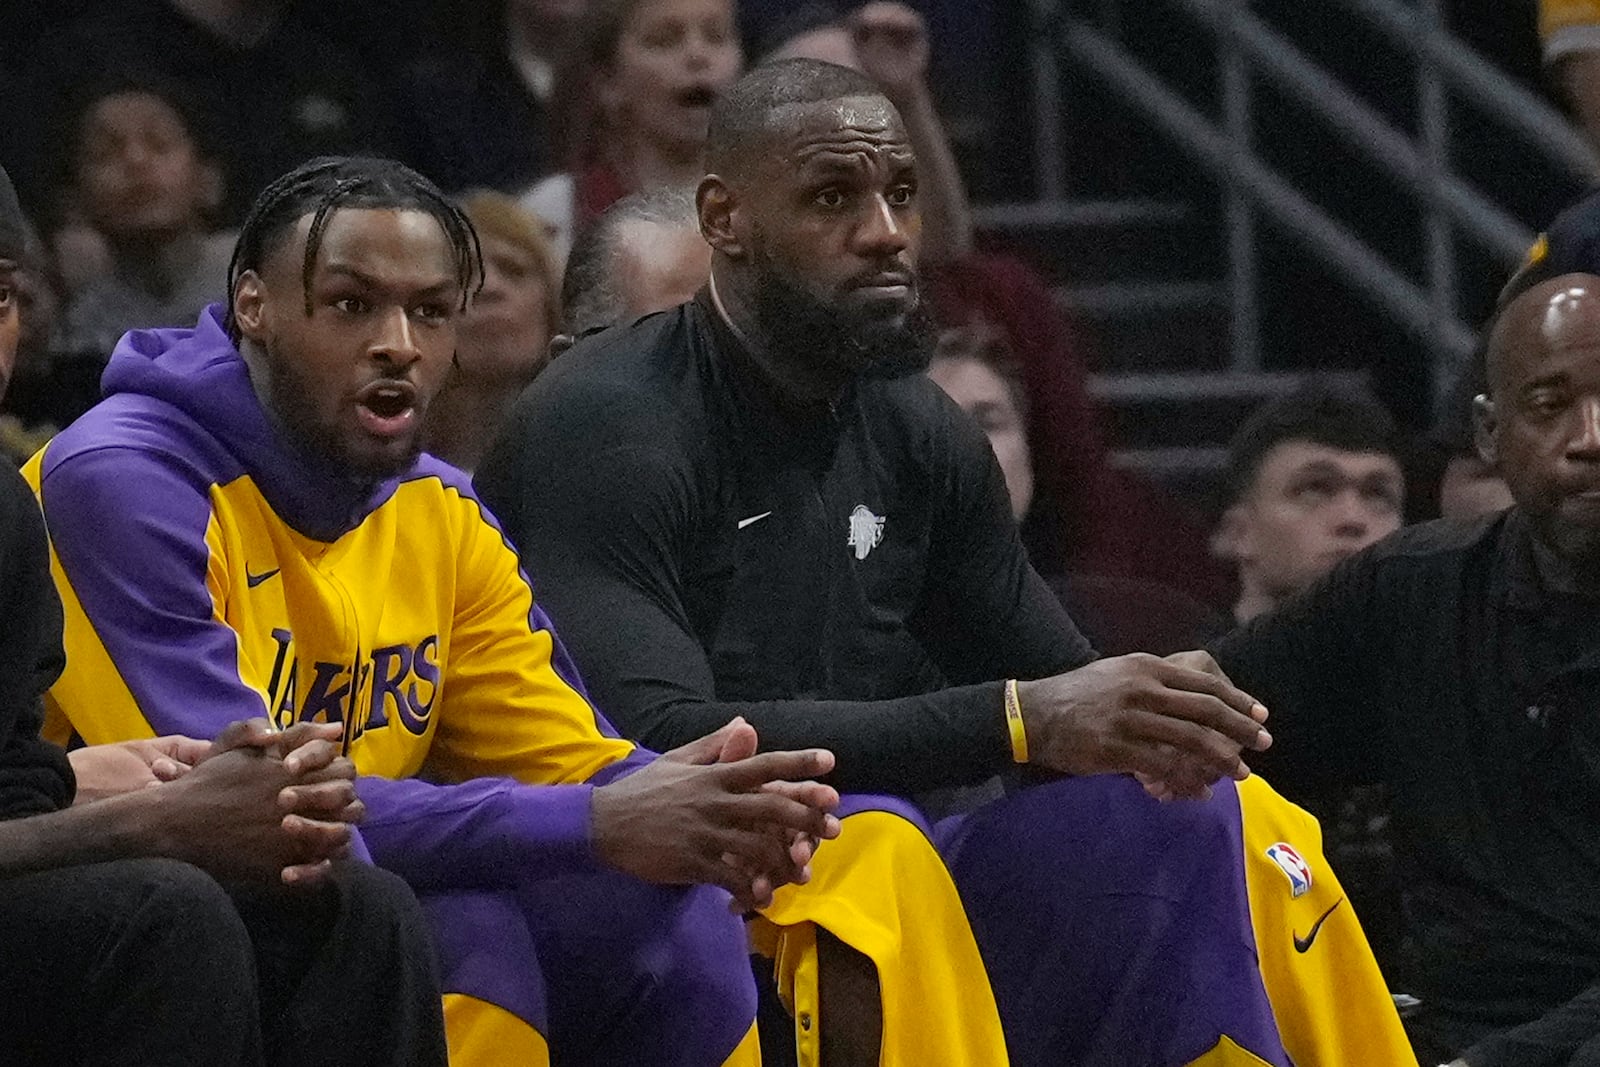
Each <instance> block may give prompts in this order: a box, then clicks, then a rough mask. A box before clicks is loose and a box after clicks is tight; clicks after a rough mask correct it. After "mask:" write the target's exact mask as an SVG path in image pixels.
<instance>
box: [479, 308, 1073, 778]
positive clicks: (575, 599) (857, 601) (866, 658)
mask: <svg viewBox="0 0 1600 1067" xmlns="http://www.w3.org/2000/svg"><path fill="white" fill-rule="evenodd" d="M477 489H478V492H479V493H480V495H481V496H482V498H483V500H484V501H485V502H486V503H487V504H488V505H489V507H490V508H491V510H493V511H494V513H495V514H496V515H497V516H499V518H500V520H501V521H502V522H503V523H504V525H505V528H506V530H507V532H508V534H509V536H510V538H511V539H512V541H513V542H514V543H515V544H516V545H517V546H518V547H519V550H520V551H521V553H522V556H523V559H524V560H525V561H526V564H527V567H528V569H529V571H530V572H531V573H532V575H533V577H534V581H535V583H536V584H535V589H536V592H537V594H538V595H539V597H540V598H541V601H542V602H543V604H544V606H545V608H546V610H548V611H549V612H550V614H551V616H552V617H553V618H554V619H555V621H556V623H557V625H559V626H560V628H561V633H562V635H563V637H564V639H565V641H566V643H567V644H568V646H569V647H570V648H571V651H572V652H573V654H574V656H575V657H576V659H577V662H578V663H579V665H580V667H581V669H582V670H583V673H584V676H585V678H586V680H587V682H588V685H589V687H590V689H591V690H592V691H593V694H594V696H595V697H596V699H597V701H598V703H599V705H600V707H601V708H603V709H604V710H605V712H606V714H607V715H608V716H610V717H611V718H612V720H613V721H614V722H615V723H616V724H617V725H618V728H619V729H622V730H623V731H624V732H626V733H629V734H631V735H632V736H634V737H636V738H637V739H639V740H640V741H642V742H644V743H645V744H648V745H651V746H652V747H655V748H668V747H672V746H674V745H678V744H682V743H684V742H686V741H689V740H692V739H694V738H696V737H699V736H701V735H703V734H706V733H708V732H710V731H711V730H713V729H716V728H717V727H719V726H721V725H723V724H724V723H726V722H727V721H728V720H729V719H730V718H732V717H733V716H734V715H743V716H744V717H745V718H746V719H748V720H749V721H750V722H751V723H752V724H753V725H754V726H755V728H756V730H757V733H758V735H759V737H760V739H761V744H762V746H763V747H764V748H769V749H770V748H798V747H806V746H825V747H827V748H829V749H832V750H833V752H834V753H835V755H836V757H837V760H838V762H837V770H836V772H835V774H834V777H833V781H835V782H836V783H837V784H838V785H840V786H841V787H845V788H851V789H864V790H873V791H886V792H895V793H902V794H916V793H922V792H926V791H929V790H932V789H936V788H939V787H944V786H951V785H960V784H967V783H973V782H976V781H979V780H982V779H985V778H988V777H990V776H992V775H994V774H996V773H997V772H999V771H1001V770H1003V769H1005V768H1006V767H1008V766H1009V765H1010V764H1011V749H1010V741H1009V736H1008V733H1007V729H1006V723H1005V718H1004V710H1003V698H1002V693H1001V683H1000V681H999V680H1000V679H1005V678H1008V677H1018V678H1037V677H1046V676H1049V675H1051V674H1055V673H1058V672H1060V671H1065V670H1069V669H1072V668H1074V667H1077V666H1080V665H1082V664H1083V663H1085V662H1087V661H1088V660H1090V659H1091V658H1092V657H1093V653H1092V651H1091V650H1090V648H1089V646H1088V644H1087V642H1085V641H1084V640H1083V638H1082V637H1081V636H1080V635H1079V633H1078V631H1077V629H1076V628H1075V627H1074V626H1073V625H1072V622H1071V620H1070V619H1069V618H1068V617H1067V616H1066V613H1065V612H1064V611H1063V610H1062V608H1061V606H1060V604H1059V602H1058V601H1057V599H1056V597H1055V596H1054V595H1053V594H1052V593H1051V592H1050V590H1049V589H1048V588H1047V587H1046V586H1045V584H1044V583H1043V582H1042V581H1041V580H1040V579H1039V577H1038V576H1037V575H1036V574H1035V573H1034V572H1033V570H1032V568H1031V567H1029V565H1028V562H1027V558H1026V554H1025V552H1024V551H1023V549H1022V545H1021V542H1020V541H1019V539H1018V536H1017V531H1016V524H1015V523H1014V522H1013V521H1012V518H1011V512H1010V505H1009V501H1008V498H1007V496H1006V490H1005V484H1004V481H1003V479H1002V477H1001V474H1000V470H999V466H998V464H997V463H996V462H995V460H994V456H993V453H992V452H991V451H990V450H989V447H988V444H987V442H986V441H985V440H984V438H983V435H982V433H981V432H980V431H979V430H978V428H977V427H976V426H974V425H973V424H972V423H971V422H970V420H969V419H967V417H966V416H965V415H963V414H962V413H961V411H960V410H959V409H958V408H957V407H956V406H955V405H954V404H953V403H951V402H950V401H949V400H948V399H947V398H946V397H945V396H944V394H943V393H941V392H940V391H939V390H938V388H937V387H936V386H934V385H933V384H932V383H931V382H929V381H927V380H926V379H925V378H924V377H922V376H921V375H915V376H911V377H907V378H899V379H873V378H864V379H862V380H860V381H858V382H856V384H855V385H853V386H852V387H851V388H849V389H848V390H847V391H846V393H845V394H844V395H843V396H841V397H840V398H838V399H837V400H836V401H835V402H834V403H833V404H831V405H812V406H809V407H808V406H806V405H801V404H795V403H792V402H789V401H786V400H785V398H784V397H783V395H782V394H780V393H779V392H778V391H777V390H776V389H775V388H774V387H773V386H772V385H771V384H770V382H769V380H768V379H767V378H765V376H764V375H763V374H762V373H761V372H760V371H759V369H758V368H757V367H756V365H755V364H754V363H753V362H752V361H751V359H750V357H749V355H748V354H747V353H746V352H745V351H744V349H743V348H742V347H741V345H740V343H739V342H738V341H737V340H736V339H734V337H733V336H732V333H731V331H729V330H728V329H727V327H726V325H725V324H724V323H723V321H722V320H721V318H720V316H719V315H718V314H717V312H716V311H715V309H714V308H712V307H711V306H710V302H709V300H708V299H707V298H706V297H705V295H704V294H702V295H701V297H700V298H698V299H696V300H695V301H692V302H690V303H688V304H686V305H683V306H682V307H679V308H677V309H674V310H671V311H667V312H663V313H661V314H658V315H653V316H649V317H647V318H645V319H643V320H641V321H640V322H638V323H637V324H635V325H633V326H632V327H629V328H623V329H615V330H610V331H607V332H606V333H604V334H601V335H600V336H598V337H596V338H594V339H592V340H589V341H586V342H585V343H583V344H580V345H579V346H578V347H577V348H575V349H573V350H572V352H570V353H568V354H567V355H565V356H563V357H562V358H561V359H560V360H558V361H557V362H556V363H555V364H554V365H553V366H552V367H551V369H550V370H548V371H546V372H545V374H544V375H542V376H541V377H540V378H539V379H538V380H537V381H536V382H535V383H534V384H533V386H532V387H530V389H529V390H528V392H527V393H526V394H525V395H524V396H523V397H522V398H521V399H520V400H519V402H518V404H517V406H516V408H515V410H514V411H513V413H512V415H511V417H510V420H509V422H508V424H507V428H506V430H505V431H504V432H503V433H502V436H501V439H500V441H499V442H498V444H497V445H496V446H495V448H494V449H492V450H491V454H490V456H489V458H488V460H487V462H485V463H484V465H483V466H482V468H481V469H480V471H479V474H478V479H477Z"/></svg>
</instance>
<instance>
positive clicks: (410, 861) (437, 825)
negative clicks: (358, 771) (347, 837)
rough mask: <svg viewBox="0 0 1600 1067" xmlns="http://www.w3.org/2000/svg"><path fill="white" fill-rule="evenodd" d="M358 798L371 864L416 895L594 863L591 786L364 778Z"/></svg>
mask: <svg viewBox="0 0 1600 1067" xmlns="http://www.w3.org/2000/svg"><path fill="white" fill-rule="evenodd" d="M356 792H357V794H358V795H359V796H360V797H361V799H362V801H363V802H364V803H365V804H366V806H367V817H366V819H365V820H364V821H363V822H362V824H361V834H362V837H363V838H364V839H365V841H366V843H367V847H368V848H369V849H370V850H371V852H372V857H373V860H374V861H375V862H377V863H378V864H379V865H380V866H382V867H386V868H388V869H389V870H391V871H393V872H394V873H396V874H398V875H400V877H402V878H404V879H405V880H406V881H407V882H409V883H410V884H411V886H412V887H413V888H414V889H417V890H439V889H508V888H511V887H512V886H513V885H515V884H516V883H517V882H518V881H523V880H527V879H529V878H535V879H536V878H541V877H554V876H556V875H560V874H568V873H573V872H577V871H586V870H593V869H595V868H596V867H597V866H598V864H599V860H598V859H597V858H596V856H595V852H594V847H593V844H592V841H591V839H590V814H589V811H590V800H591V797H592V794H593V792H594V787H592V786H588V785H559V786H532V785H522V784H519V783H517V782H514V781H511V780H510V779H506V778H480V779H475V780H473V781H470V782H464V783H461V784H459V785H435V784H433V783H431V782H424V781H420V780H417V779H406V780H403V781H393V780H390V779H386V778H374V777H361V778H358V779H357V780H356Z"/></svg>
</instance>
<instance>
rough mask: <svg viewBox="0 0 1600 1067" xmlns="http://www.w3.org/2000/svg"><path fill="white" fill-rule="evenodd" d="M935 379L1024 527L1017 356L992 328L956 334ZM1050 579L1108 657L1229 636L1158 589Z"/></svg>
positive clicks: (947, 337)
mask: <svg viewBox="0 0 1600 1067" xmlns="http://www.w3.org/2000/svg"><path fill="white" fill-rule="evenodd" d="M928 377H930V378H932V379H933V381H934V383H935V384H936V385H938V386H939V388H941V389H943V390H944V391H945V393H946V394H948V395H949V397H950V399H952V400H954V401H955V402H956V403H957V404H958V405H959V406H960V407H961V409H962V410H963V411H965V412H966V413H967V414H968V415H970V416H971V417H972V419H973V421H974V422H976V423H977V424H978V428H979V429H981V430H982V431H983V432H984V435H985V436H987V437H988V439H989V447H990V448H991V449H993V450H994V454H995V458H996V459H997V460H998V461H999V463H1000V473H1001V474H1002V475H1004V476H1005V482H1006V492H1007V494H1008V495H1009V496H1010V498H1011V513H1012V515H1013V516H1015V517H1016V519H1017V521H1018V522H1023V521H1025V520H1026V518H1027V515H1028V511H1029V509H1030V508H1031V507H1032V506H1033V495H1034V493H1033V488H1034V469H1033V446H1032V443H1031V441H1030V439H1029V423H1028V417H1027V412H1028V397H1027V393H1026V392H1025V391H1024V389H1023V386H1022V374H1021V368H1020V367H1019V365H1018V364H1017V361H1016V357H1015V356H1014V355H1013V354H1012V353H1011V351H1010V349H1009V347H1008V346H1007V345H1006V343H1005V341H1004V340H1003V339H1002V338H1001V336H1000V335H999V333H998V332H997V331H996V330H995V329H994V328H993V327H988V326H984V325H981V324H980V325H976V326H967V327H955V328H953V329H947V330H945V331H943V332H942V333H941V334H940V335H939V342H938V346H937V348H936V349H935V351H934V355H933V360H932V362H931V363H930V364H929V366H928ZM1045 577H1046V581H1048V582H1049V584H1050V587H1051V589H1052V590H1053V591H1054V592H1055V594H1056V596H1057V597H1059V598H1060V600H1061V603H1062V606H1063V607H1065V608H1066V609H1067V614H1068V615H1070V616H1071V617H1072V621H1073V622H1074V623H1076V624H1077V625H1078V628H1079V629H1080V630H1082V631H1083V635H1084V636H1085V637H1087V638H1088V639H1089V643H1090V644H1091V645H1093V646H1094V647H1095V649H1096V650H1097V651H1099V652H1100V653H1101V654H1102V655H1107V656H1120V655H1125V654H1127V653H1129V652H1153V653H1155V654H1157V655H1168V654H1170V653H1173V652H1181V651H1183V650H1185V649H1190V648H1199V647H1200V646H1202V645H1204V644H1206V643H1207V642H1208V641H1210V640H1211V639H1213V638H1215V637H1218V636H1220V635H1221V634H1222V631H1223V627H1222V624H1221V620H1220V619H1219V618H1218V616H1217V613H1216V612H1214V611H1212V610H1211V609H1210V608H1208V607H1206V606H1205V605H1204V604H1201V603H1200V602H1199V601H1197V600H1195V599H1194V598H1192V597H1190V596H1187V595H1186V594H1184V593H1181V592H1179V591H1177V590H1175V589H1170V588H1167V587H1166V586H1163V585H1159V584H1157V583H1154V582H1145V581H1139V580H1136V579H1132V578H1126V577H1117V576H1111V575H1096V574H1070V575H1048V574H1047V575H1046V576H1045Z"/></svg>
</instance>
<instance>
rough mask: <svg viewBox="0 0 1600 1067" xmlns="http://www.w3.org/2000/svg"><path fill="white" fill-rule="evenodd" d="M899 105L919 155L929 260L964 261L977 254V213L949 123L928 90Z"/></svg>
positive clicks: (924, 239)
mask: <svg viewBox="0 0 1600 1067" xmlns="http://www.w3.org/2000/svg"><path fill="white" fill-rule="evenodd" d="M894 103H895V106H896V107H897V108H899V110H900V117H901V118H902V119H903V120H904V121H905V124H906V134H907V135H908V136H909V137H910V139H911V147H912V150H913V151H915V152H916V154H917V175H918V183H917V198H918V200H920V201H921V206H922V259H923V262H924V263H937V262H939V261H941V260H951V259H959V258H960V257H961V256H964V255H966V254H967V253H968V252H970V251H972V211H971V208H970V205H969V204H968V202H967V190H966V185H965V183H963V182H962V180H961V170H960V168H959V167H957V166H956V157H955V153H954V152H952V151H951V149H950V141H949V138H948V137H946V136H945V130H944V123H943V122H942V121H941V120H940V118H939V113H938V112H937V111H936V110H935V109H934V106H933V98H932V96H930V95H929V94H928V92H927V91H926V89H923V90H919V91H917V92H915V93H912V94H909V95H908V96H907V97H906V98H904V99H901V100H896V101H894Z"/></svg>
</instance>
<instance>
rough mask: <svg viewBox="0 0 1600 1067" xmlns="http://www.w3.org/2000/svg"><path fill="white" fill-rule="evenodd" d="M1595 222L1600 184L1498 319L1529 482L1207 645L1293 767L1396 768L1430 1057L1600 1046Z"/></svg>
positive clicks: (1303, 788)
mask: <svg viewBox="0 0 1600 1067" xmlns="http://www.w3.org/2000/svg"><path fill="white" fill-rule="evenodd" d="M1597 238H1600V197H1597V196H1594V195H1591V196H1589V197H1588V198H1586V199H1585V200H1583V201H1581V202H1579V203H1578V204H1576V205H1574V206H1573V207H1571V208H1569V209H1568V210H1567V211H1565V212H1563V213H1562V214H1561V215H1560V216H1559V217H1558V218H1557V219H1556V221H1555V222H1554V223H1553V224H1552V226H1551V228H1550V231H1549V237H1548V243H1547V244H1541V246H1539V248H1538V249H1537V250H1536V251H1537V254H1536V255H1535V256H1534V257H1533V258H1532V259H1530V262H1529V264H1528V265H1527V266H1526V267H1524V268H1523V269H1522V270H1520V271H1519V272H1518V273H1517V275H1516V276H1515V277H1514V278H1513V279H1512V281H1511V283H1510V285H1509V286H1508V287H1507V289H1506V291H1505V293H1504V294H1503V295H1502V297H1501V300H1500V304H1499V307H1498V309H1497V311H1496V315H1495V319H1494V321H1493V322H1491V324H1490V327H1489V330H1488V336H1489V357H1488V371H1487V373H1488V380H1489V383H1490V389H1489V399H1488V402H1487V403H1485V404H1483V405H1482V407H1481V418H1482V420H1483V438H1484V440H1485V442H1486V444H1487V446H1488V455H1489V456H1491V457H1492V458H1494V459H1495V460H1496V461H1497V464H1498V469H1499V471H1500V473H1501V474H1502V475H1503V476H1504V478H1505V480H1506V484H1507V485H1508V487H1509V488H1510V491H1511V495H1512V497H1513V499H1514V501H1515V503H1514V505H1513V506H1512V507H1511V508H1510V509H1509V510H1508V511H1506V512H1503V513H1500V514H1497V515H1493V516H1488V517H1485V518H1482V519H1480V520H1478V521H1476V522H1473V523H1471V524H1462V523H1456V522H1436V523H1426V524H1423V525H1420V526H1414V527H1411V528H1409V529H1408V530H1406V531H1404V532H1402V533H1400V534H1398V535H1397V536H1395V537H1393V538H1391V539H1389V540H1388V541H1386V542H1384V543H1383V544H1380V545H1376V546H1374V547H1373V548H1371V549H1369V550H1367V551H1366V552H1363V553H1361V554H1359V555H1358V556H1356V557H1354V558H1352V559H1349V560H1347V561H1346V562H1345V563H1343V564H1341V565H1340V566H1339V567H1337V568H1335V569H1334V570H1333V572H1332V573H1331V574H1329V575H1328V576H1327V578H1326V579H1324V580H1323V581H1322V582H1320V583H1318V584H1317V585H1316V586H1315V587H1314V588H1313V589H1311V590H1309V591H1308V592H1307V593H1306V594H1305V595H1303V596H1302V597H1300V598H1298V599H1296V600H1295V601H1293V602H1292V603H1290V604H1288V605H1285V606H1284V607H1283V608H1282V609H1280V610H1279V611H1277V612H1275V613H1273V614H1270V615H1266V616H1263V617H1261V618H1260V619H1257V620H1256V621H1255V622H1253V623H1251V624H1250V625H1249V626H1247V627H1245V628H1243V629H1241V630H1239V631H1236V632H1235V633H1234V634H1232V635H1230V636H1229V637H1228V638H1227V639H1225V640H1224V641H1223V642H1222V643H1221V644H1220V645H1219V646H1218V647H1217V648H1216V656H1217V660H1218V662H1219V663H1220V664H1221V666H1222V668H1223V669H1224V670H1225V671H1227V673H1228V675H1229V677H1231V678H1233V679H1235V680H1236V681H1237V682H1238V683H1239V684H1241V685H1244V686H1247V687H1248V688H1249V691H1250V692H1251V693H1252V694H1254V695H1256V696H1257V697H1259V698H1260V699H1262V700H1263V701H1264V702H1265V703H1267V704H1268V705H1269V706H1270V707H1271V708H1272V724H1273V728H1274V729H1273V736H1274V738H1275V740H1276V743H1275V744H1274V745H1273V746H1272V750H1271V752H1270V753H1268V754H1266V755H1265V756H1264V757H1263V758H1262V759H1261V760H1259V761H1258V766H1259V768H1260V769H1261V770H1262V771H1263V773H1265V774H1268V775H1271V776H1272V780H1273V781H1274V782H1275V783H1278V785H1279V787H1280V788H1282V789H1284V790H1285V791H1286V792H1288V793H1290V794H1291V795H1294V796H1310V795H1315V794H1317V793H1319V792H1326V791H1328V790H1330V789H1337V788H1341V787H1348V786H1350V785H1353V784H1358V783H1382V784H1385V785H1387V786H1388V788H1389V789H1390V790H1391V791H1392V794H1393V812H1394V837H1395V843H1396V851H1397V853H1398V854H1399V855H1400V857H1401V859H1402V861H1403V863H1402V869H1403V870H1404V871H1405V879H1404V881H1403V883H1402V886H1403V892H1404V899H1405V905H1406V907H1405V915H1406V923H1407V927H1408V932H1409V934H1410V936H1411V937H1412V938H1414V939H1415V942H1416V945H1417V948H1418V951H1417V952H1416V953H1415V969H1414V972H1413V973H1412V974H1410V975H1409V976H1405V977H1406V978H1407V985H1406V986H1405V987H1404V988H1407V989H1408V991H1410V992H1413V993H1415V994H1417V996H1418V997H1419V998H1420V999H1421V1001H1422V1003H1421V1009H1420V1012H1419V1013H1418V1014H1417V1015H1415V1016H1413V1017H1411V1018H1409V1019H1407V1028H1408V1029H1409V1030H1410V1031H1411V1033H1412V1038H1413V1041H1414V1043H1415V1044H1416V1047H1417V1050H1418V1053H1419V1056H1420V1057H1421V1059H1422V1062H1423V1063H1424V1064H1438V1063H1441V1062H1444V1061H1447V1060H1448V1061H1451V1063H1452V1065H1453V1067H1457V1065H1469V1067H1589V1065H1593V1064H1595V1063H1600V895H1597V894H1596V893H1595V892H1594V885H1595V881H1596V878H1597V876H1600V859H1597V857H1600V820H1597V819H1596V818H1595V796H1596V791H1597V788H1600V762H1597V759H1596V752H1597V744H1600V740H1597V739H1600V731H1597V720H1596V717H1595V715H1594V709H1595V708H1596V706H1597V705H1600V672H1597V669H1596V668H1597V664H1600V257H1597V256H1596V254H1595V250H1596V248H1597V247H1600V242H1597ZM1453 1057H1455V1059H1452V1058H1453Z"/></svg>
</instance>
